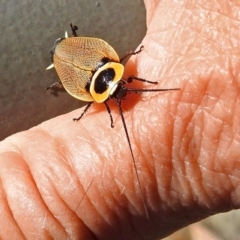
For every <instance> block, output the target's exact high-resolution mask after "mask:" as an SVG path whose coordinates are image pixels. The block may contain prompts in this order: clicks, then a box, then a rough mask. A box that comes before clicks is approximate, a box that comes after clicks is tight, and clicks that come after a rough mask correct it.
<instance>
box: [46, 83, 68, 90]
mask: <svg viewBox="0 0 240 240" xmlns="http://www.w3.org/2000/svg"><path fill="white" fill-rule="evenodd" d="M52 88H59V89H62V88H64V87H63V85H62V83H61V82H55V83H53V84H52V85H50V86H49V87H47V88H46V90H48V89H52Z"/></svg>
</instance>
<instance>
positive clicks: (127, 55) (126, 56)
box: [120, 46, 143, 63]
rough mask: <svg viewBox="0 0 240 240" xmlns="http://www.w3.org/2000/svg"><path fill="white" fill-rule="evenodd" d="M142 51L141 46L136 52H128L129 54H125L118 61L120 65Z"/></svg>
mask: <svg viewBox="0 0 240 240" xmlns="http://www.w3.org/2000/svg"><path fill="white" fill-rule="evenodd" d="M142 50H143V46H141V47H140V49H139V50H138V51H136V52H130V53H128V54H126V55H125V56H124V57H123V58H121V59H120V63H122V62H123V61H124V60H125V59H126V58H128V57H130V56H132V55H136V54H139V53H140V52H141V51H142Z"/></svg>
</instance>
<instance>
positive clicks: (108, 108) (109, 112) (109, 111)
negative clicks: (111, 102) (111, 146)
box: [104, 101, 114, 128]
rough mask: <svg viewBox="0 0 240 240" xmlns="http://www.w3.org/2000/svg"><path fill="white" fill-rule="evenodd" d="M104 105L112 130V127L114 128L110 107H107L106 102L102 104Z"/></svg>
mask: <svg viewBox="0 0 240 240" xmlns="http://www.w3.org/2000/svg"><path fill="white" fill-rule="evenodd" d="M104 104H105V106H106V108H107V111H108V114H109V116H110V120H111V128H113V127H114V124H113V118H112V114H111V110H110V107H109V106H108V104H107V102H106V101H105V102H104Z"/></svg>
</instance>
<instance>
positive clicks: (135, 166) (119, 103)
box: [115, 98, 149, 219]
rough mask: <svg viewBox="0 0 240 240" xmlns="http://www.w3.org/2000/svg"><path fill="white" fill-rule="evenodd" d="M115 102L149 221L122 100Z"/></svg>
mask: <svg viewBox="0 0 240 240" xmlns="http://www.w3.org/2000/svg"><path fill="white" fill-rule="evenodd" d="M115 100H116V102H117V105H118V109H119V113H120V116H121V119H122V123H123V128H124V131H125V134H126V137H127V141H128V146H129V148H130V152H131V155H132V160H133V166H134V170H135V173H136V176H137V182H138V185H139V188H140V192H141V198H142V203H143V206H144V210H145V213H146V217H147V219H149V214H148V210H147V206H146V203H145V201H144V198H143V191H142V186H141V184H140V179H139V175H138V171H137V165H136V162H135V158H134V155H133V151H132V145H131V142H130V138H129V135H128V131H127V126H126V123H125V120H124V117H123V112H122V107H121V100H120V99H117V98H115Z"/></svg>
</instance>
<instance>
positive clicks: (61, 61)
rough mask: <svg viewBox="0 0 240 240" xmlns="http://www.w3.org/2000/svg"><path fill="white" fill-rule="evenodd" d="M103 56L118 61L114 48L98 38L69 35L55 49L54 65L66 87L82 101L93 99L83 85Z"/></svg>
mask: <svg viewBox="0 0 240 240" xmlns="http://www.w3.org/2000/svg"><path fill="white" fill-rule="evenodd" d="M104 57H108V58H109V59H112V60H113V61H116V62H119V57H118V55H117V53H116V52H115V50H114V49H113V48H112V47H111V46H110V45H109V44H107V43H106V42H105V41H103V40H101V39H98V38H85V37H70V38H66V39H63V40H62V41H61V42H60V43H59V44H58V45H57V46H56V49H55V53H54V56H53V63H54V67H55V69H56V71H57V74H58V76H59V78H60V80H61V82H62V84H63V86H64V88H65V89H66V91H67V92H68V93H69V94H70V95H72V96H73V97H75V98H77V99H80V100H82V101H87V102H91V101H94V100H93V98H92V96H91V95H90V93H89V92H87V91H86V90H85V86H86V84H87V82H88V81H89V79H90V78H91V77H92V72H93V71H94V70H96V67H97V63H98V62H100V61H101V59H103V58H104Z"/></svg>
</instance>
